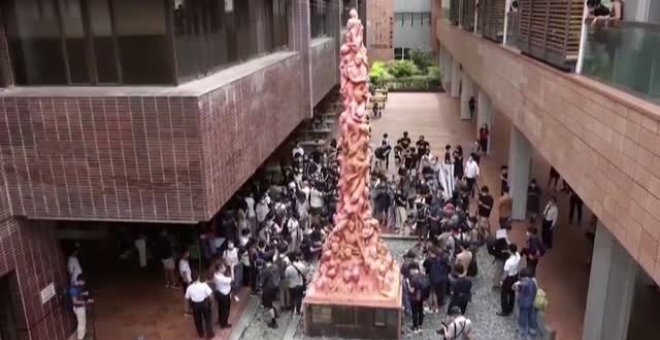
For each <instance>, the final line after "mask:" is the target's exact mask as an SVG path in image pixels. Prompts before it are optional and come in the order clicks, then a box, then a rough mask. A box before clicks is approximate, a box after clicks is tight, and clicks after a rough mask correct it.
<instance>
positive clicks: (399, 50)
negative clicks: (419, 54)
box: [394, 47, 410, 60]
mask: <svg viewBox="0 0 660 340" xmlns="http://www.w3.org/2000/svg"><path fill="white" fill-rule="evenodd" d="M394 59H396V60H404V59H410V48H409V47H395V48H394Z"/></svg>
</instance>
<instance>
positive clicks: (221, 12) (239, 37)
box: [0, 0, 325, 85]
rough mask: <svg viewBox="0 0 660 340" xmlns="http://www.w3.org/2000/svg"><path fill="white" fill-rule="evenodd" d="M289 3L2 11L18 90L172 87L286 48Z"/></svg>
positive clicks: (160, 0) (168, 2) (13, 4)
mask: <svg viewBox="0 0 660 340" xmlns="http://www.w3.org/2000/svg"><path fill="white" fill-rule="evenodd" d="M289 1H290V0H251V1H247V0H4V1H3V2H2V7H1V8H0V10H1V11H2V13H3V14H4V23H5V26H6V27H5V31H6V35H7V41H8V46H9V50H10V54H11V61H12V66H13V69H14V74H15V77H14V78H15V79H16V83H17V84H19V85H79V84H80V85H107V84H135V85H162V84H172V85H173V84H176V83H180V82H182V81H185V80H190V79H195V78H199V77H203V76H205V75H208V74H209V73H210V72H212V71H214V70H217V69H218V68H220V67H225V66H227V65H231V64H232V63H237V62H241V61H244V60H247V59H249V58H253V57H255V56H258V55H261V54H266V53H270V52H273V51H275V50H278V49H282V48H286V46H287V45H288V42H289V24H288V16H289V7H288V3H289ZM324 1H325V0H324ZM323 20H325V17H323ZM322 32H324V31H322Z"/></svg>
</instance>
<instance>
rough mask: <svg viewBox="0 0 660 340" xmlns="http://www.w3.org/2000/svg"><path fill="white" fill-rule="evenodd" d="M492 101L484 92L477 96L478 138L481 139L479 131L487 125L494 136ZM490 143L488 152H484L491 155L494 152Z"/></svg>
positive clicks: (481, 91)
mask: <svg viewBox="0 0 660 340" xmlns="http://www.w3.org/2000/svg"><path fill="white" fill-rule="evenodd" d="M492 105H493V104H492V102H491V101H490V97H488V94H486V93H485V92H484V91H483V90H480V91H479V94H478V95H477V133H476V138H479V129H481V127H482V126H483V125H484V124H486V125H487V126H488V130H489V131H491V135H492V134H493V133H492V131H493V106H492ZM492 148H493V147H492V146H491V143H490V141H488V150H484V152H486V153H490V152H491V150H492Z"/></svg>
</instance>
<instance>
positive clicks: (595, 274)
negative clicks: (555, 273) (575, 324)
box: [582, 222, 638, 340]
mask: <svg viewBox="0 0 660 340" xmlns="http://www.w3.org/2000/svg"><path fill="white" fill-rule="evenodd" d="M637 271H638V266H637V264H636V263H635V260H634V259H633V258H632V257H631V256H630V254H628V251H626V249H625V248H623V246H621V244H619V242H618V241H617V240H616V239H615V238H614V236H613V235H612V234H611V233H610V232H609V230H607V228H605V226H604V225H602V224H601V223H600V222H599V223H598V226H597V229H596V240H595V243H594V252H593V256H592V260H591V276H590V277H589V293H588V294H587V308H586V311H585V315H584V330H583V334H582V339H583V340H620V339H627V338H628V322H629V321H630V310H631V307H632V302H633V298H634V294H635V280H636V278H637Z"/></svg>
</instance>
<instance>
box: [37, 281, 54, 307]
mask: <svg viewBox="0 0 660 340" xmlns="http://www.w3.org/2000/svg"><path fill="white" fill-rule="evenodd" d="M39 294H40V295H41V304H42V305H43V304H45V303H46V302H48V301H49V300H50V299H52V298H53V297H54V296H55V284H53V283H52V282H51V283H50V284H49V285H48V286H46V288H44V289H42V290H41V292H40V293H39Z"/></svg>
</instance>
